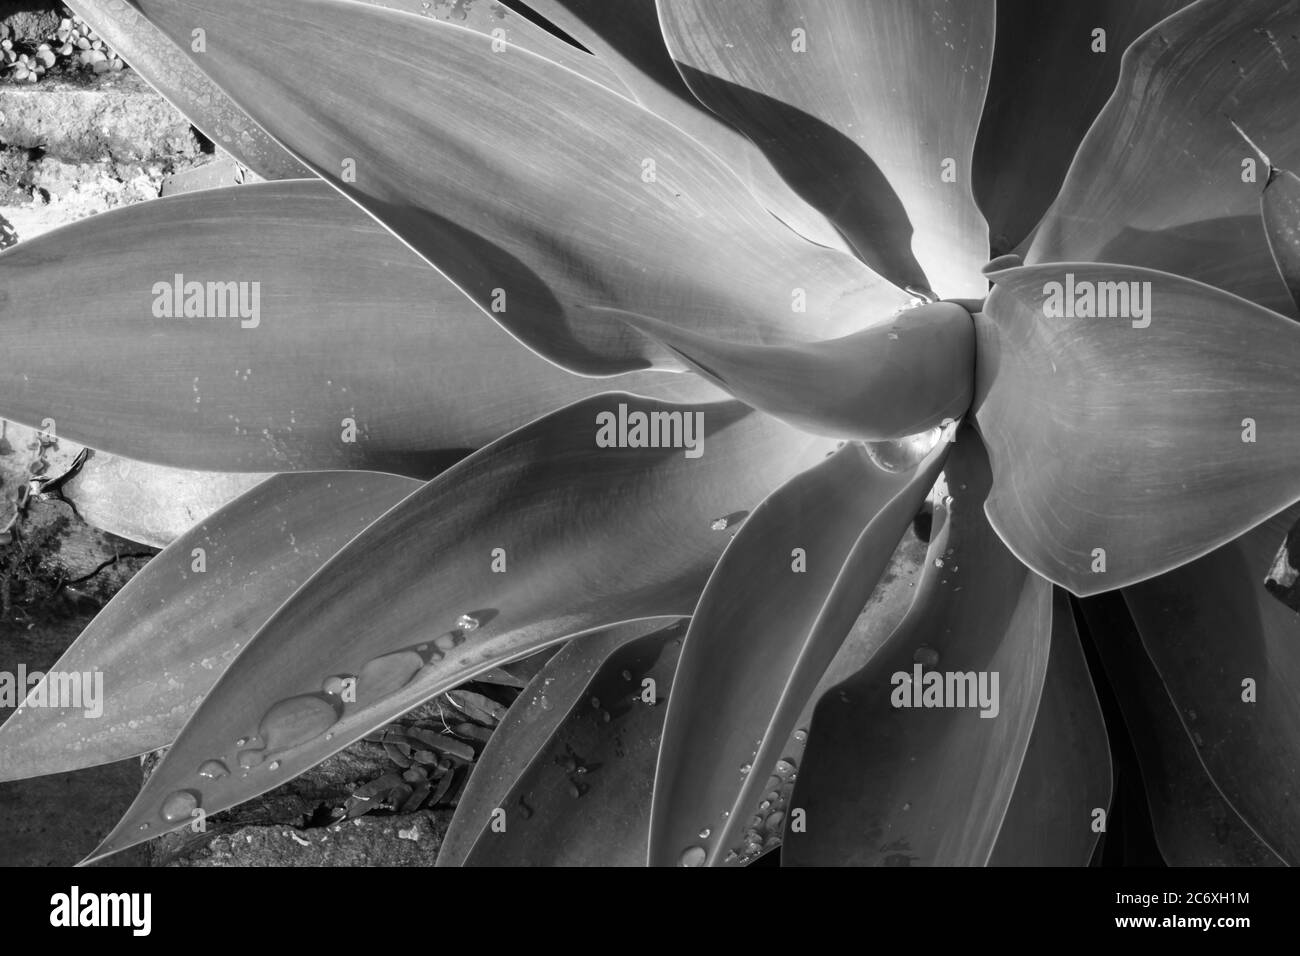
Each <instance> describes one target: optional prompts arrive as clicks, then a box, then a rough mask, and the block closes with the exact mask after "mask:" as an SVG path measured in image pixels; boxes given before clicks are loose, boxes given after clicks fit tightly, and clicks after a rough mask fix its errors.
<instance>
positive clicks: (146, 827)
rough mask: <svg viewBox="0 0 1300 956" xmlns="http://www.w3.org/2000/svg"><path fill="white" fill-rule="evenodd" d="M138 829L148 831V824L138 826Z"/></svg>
mask: <svg viewBox="0 0 1300 956" xmlns="http://www.w3.org/2000/svg"><path fill="white" fill-rule="evenodd" d="M138 829H140V830H148V829H149V824H147V823H142V824H140V826H139V827H138Z"/></svg>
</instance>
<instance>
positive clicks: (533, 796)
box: [438, 625, 685, 866]
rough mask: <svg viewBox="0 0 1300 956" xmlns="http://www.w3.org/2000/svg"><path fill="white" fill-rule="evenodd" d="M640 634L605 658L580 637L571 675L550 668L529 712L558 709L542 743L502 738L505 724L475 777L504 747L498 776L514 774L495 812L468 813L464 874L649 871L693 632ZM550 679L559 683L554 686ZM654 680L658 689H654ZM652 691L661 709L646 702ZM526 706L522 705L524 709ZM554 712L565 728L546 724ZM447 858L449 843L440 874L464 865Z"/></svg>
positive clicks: (482, 808) (485, 808)
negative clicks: (470, 836) (674, 705)
mask: <svg viewBox="0 0 1300 956" xmlns="http://www.w3.org/2000/svg"><path fill="white" fill-rule="evenodd" d="M641 627H642V636H640V637H638V638H637V639H635V640H633V641H631V642H628V641H626V640H624V641H619V642H618V645H617V646H615V647H609V646H608V645H607V644H605V645H603V646H602V647H601V648H600V650H604V653H603V654H599V653H596V649H595V648H593V649H592V650H591V651H586V646H587V644H588V643H589V642H590V641H591V640H592V638H594V639H595V640H596V641H599V637H598V636H596V635H592V638H586V637H583V638H578V639H577V640H575V641H572V642H571V643H570V647H573V648H574V650H575V654H574V656H570V657H567V658H566V661H565V664H566V665H567V666H565V667H563V668H562V667H560V666H556V667H553V668H552V667H551V665H548V669H547V670H545V671H544V672H543V673H544V674H545V675H546V678H543V679H542V684H541V685H539V687H538V690H537V694H538V700H539V702H538V703H531V702H527V703H526V706H527V708H528V711H529V712H531V713H533V714H534V715H536V714H537V713H538V711H539V708H540V707H542V706H543V705H542V704H541V703H540V701H541V698H542V697H545V698H546V700H547V701H549V703H550V707H551V710H550V711H549V712H545V713H544V714H543V715H542V719H543V721H545V723H546V724H547V725H549V728H550V733H549V734H547V735H546V736H544V737H542V739H541V740H540V741H537V740H536V739H535V736H534V734H532V733H527V734H524V735H520V736H519V737H518V739H516V738H515V737H503V734H505V733H507V732H508V731H507V730H506V725H505V724H503V725H502V727H500V728H498V729H497V731H496V732H495V733H494V734H493V735H492V741H490V742H489V743H488V749H487V750H484V753H483V757H482V758H480V761H479V763H478V765H477V766H475V768H474V775H475V776H478V775H479V774H480V773H482V772H483V760H484V759H485V758H487V755H488V750H490V749H492V745H493V743H495V742H496V741H497V739H498V738H503V739H502V741H501V743H502V744H503V745H504V748H506V749H505V752H504V753H503V752H502V751H500V750H499V751H498V754H497V756H495V758H494V761H499V762H502V763H504V766H501V767H500V769H505V770H508V769H511V765H512V764H513V765H514V766H513V770H514V775H513V777H512V778H511V779H510V780H509V782H508V784H507V786H506V787H505V788H504V789H505V790H506V792H505V794H504V795H503V796H502V797H501V799H500V800H499V801H498V802H497V803H495V804H492V805H488V804H485V803H482V802H481V801H480V803H478V804H477V805H476V806H474V807H471V808H470V809H469V811H468V812H469V813H470V814H472V817H473V818H474V819H476V820H477V822H478V827H477V830H478V831H479V832H478V833H476V836H477V837H478V839H477V843H475V844H474V846H473V848H472V852H470V853H469V855H468V858H467V859H466V860H465V865H468V866H642V865H644V864H645V856H646V838H647V835H648V833H649V829H650V826H649V824H650V792H651V788H652V786H653V784H654V773H655V757H656V756H657V755H658V753H659V746H658V745H659V736H660V734H661V732H662V730H663V723H664V713H665V711H666V710H667V707H666V701H667V700H669V699H671V697H672V683H673V672H674V670H675V669H676V667H677V658H678V654H679V652H680V647H681V640H682V634H683V632H684V630H685V628H684V626H683V625H674V626H672V627H669V628H667V629H663V628H660V629H658V630H657V631H656V632H655V633H653V634H649V635H645V630H646V629H647V628H646V627H645V626H644V625H642V626H641ZM620 630H624V629H620ZM568 650H569V648H568V647H566V648H565V650H563V651H561V652H560V654H557V655H556V658H559V657H560V656H561V655H564V654H565V653H566V651H568ZM584 651H586V652H585V653H583V652H584ZM554 662H555V658H552V663H554ZM538 676H539V677H541V676H542V675H540V674H539V675H538ZM575 677H580V678H581V679H582V680H581V683H578V684H577V686H576V691H577V693H576V695H572V694H569V693H561V694H559V695H558V696H557V694H556V691H557V684H563V689H564V690H566V691H567V690H568V689H570V688H573V687H574V683H575V681H574V678H575ZM547 678H550V679H551V680H552V683H551V684H550V685H549V686H545V681H546V679H547ZM647 680H648V681H651V682H652V684H651V685H649V687H648V688H647V687H646V686H645V684H644V682H645V681H647ZM647 691H649V692H650V693H652V695H653V701H651V700H647V699H644V698H643V693H645V692H647ZM526 701H527V698H526V697H525V698H521V701H520V703H517V704H516V707H519V706H520V704H525V702H526ZM550 713H556V714H558V719H551V720H548V719H547V717H548V716H549V714H550ZM539 729H540V728H539ZM539 743H540V746H538V744H539ZM507 754H508V756H507ZM498 766H499V765H498ZM494 769H495V767H494ZM472 783H473V778H471V784H472ZM468 797H469V788H468V787H467V788H466V793H465V794H464V795H462V797H461V801H460V805H459V806H458V807H457V815H458V816H459V815H462V814H465V813H466V812H467V811H466V810H464V809H462V808H464V807H465V806H466V801H467V799H468ZM496 808H500V809H501V810H503V811H504V822H505V829H504V830H499V829H494V828H493V827H492V826H491V814H492V811H493V810H494V809H496ZM499 819H500V818H499ZM453 826H454V824H453ZM480 834H481V835H480ZM449 835H450V831H449ZM446 856H447V843H446V840H444V841H443V844H442V846H440V847H439V848H438V863H439V865H448V863H451V864H455V863H456V860H455V859H451V860H449V861H447V862H444V860H445V858H446Z"/></svg>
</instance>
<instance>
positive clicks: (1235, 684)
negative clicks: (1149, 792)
mask: <svg viewBox="0 0 1300 956" xmlns="http://www.w3.org/2000/svg"><path fill="white" fill-rule="evenodd" d="M1297 518H1300V509H1297V508H1291V509H1288V510H1287V511H1286V512H1284V513H1283V514H1280V515H1277V516H1275V517H1273V518H1271V519H1269V520H1268V521H1266V522H1264V523H1263V524H1261V525H1260V526H1259V527H1257V528H1255V529H1253V530H1251V531H1250V532H1249V533H1248V534H1245V535H1243V536H1242V537H1240V538H1238V539H1237V540H1236V541H1233V542H1231V543H1230V544H1227V545H1224V546H1223V547H1221V548H1219V549H1217V550H1215V551H1213V552H1212V553H1210V554H1208V555H1206V556H1205V557H1203V558H1201V559H1200V560H1199V561H1196V562H1193V563H1192V564H1189V565H1187V566H1186V567H1184V568H1180V569H1179V570H1177V571H1175V572H1173V573H1172V574H1166V575H1164V576H1162V577H1159V578H1156V579H1154V580H1152V581H1148V582H1146V583H1144V584H1141V585H1138V586H1136V587H1132V588H1128V589H1126V590H1125V591H1124V599H1125V601H1126V602H1127V604H1128V606H1129V609H1130V611H1131V612H1132V614H1133V619H1134V621H1135V622H1136V623H1137V627H1138V630H1139V631H1140V632H1141V634H1142V643H1143V644H1144V645H1145V647H1146V650H1147V653H1148V654H1150V656H1151V661H1152V662H1153V663H1154V664H1155V667H1156V670H1157V671H1158V672H1159V674H1160V677H1161V679H1162V680H1163V681H1164V685H1165V687H1166V689H1167V690H1168V692H1169V698H1170V699H1171V700H1172V702H1173V704H1174V706H1175V708H1176V710H1177V716H1178V718H1179V719H1180V720H1181V721H1182V725H1183V727H1184V728H1185V729H1186V732H1187V734H1188V735H1189V736H1190V737H1191V739H1192V743H1193V744H1194V745H1195V749H1196V754H1197V756H1198V757H1199V759H1200V761H1201V763H1202V764H1204V766H1205V768H1206V770H1207V771H1208V772H1209V774H1210V777H1211V778H1212V779H1213V781H1214V783H1215V785H1216V786H1217V787H1218V788H1219V790H1220V791H1221V792H1222V794H1223V796H1224V798H1225V799H1226V800H1227V801H1228V802H1229V803H1230V804H1231V805H1232V806H1233V807H1234V808H1235V809H1236V811H1237V812H1238V813H1239V814H1240V815H1241V817H1242V819H1244V820H1245V821H1246V823H1247V824H1249V825H1250V827H1251V828H1252V829H1253V830H1254V831H1255V833H1256V834H1258V835H1259V837H1260V839H1261V840H1263V841H1264V842H1265V843H1266V844H1267V845H1268V846H1270V847H1271V848H1272V849H1273V850H1274V851H1275V852H1276V853H1277V854H1278V856H1280V857H1281V858H1282V859H1283V860H1285V861H1286V862H1287V863H1288V864H1291V865H1294V864H1295V863H1296V862H1297V860H1300V815H1297V813H1296V804H1297V800H1300V796H1297V794H1300V754H1298V753H1297V750H1298V749H1300V686H1298V685H1297V682H1296V679H1295V675H1296V674H1297V673H1300V641H1298V640H1297V639H1298V638H1300V617H1298V616H1297V615H1296V613H1295V612H1294V611H1293V610H1291V609H1290V608H1288V607H1287V606H1286V605H1284V604H1282V603H1281V602H1280V601H1277V600H1275V599H1274V598H1273V597H1272V596H1271V595H1269V594H1268V592H1267V591H1266V590H1265V588H1264V583H1263V579H1264V575H1265V574H1266V573H1267V571H1268V568H1269V565H1270V563H1271V561H1272V558H1273V555H1274V552H1275V551H1276V549H1277V546H1278V544H1279V543H1280V542H1281V541H1282V540H1283V538H1284V537H1285V536H1286V533H1287V531H1288V530H1289V529H1290V528H1291V526H1292V525H1293V524H1294V523H1295V521H1296V519H1297Z"/></svg>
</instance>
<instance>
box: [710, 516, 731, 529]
mask: <svg viewBox="0 0 1300 956" xmlns="http://www.w3.org/2000/svg"><path fill="white" fill-rule="evenodd" d="M709 530H711V531H726V530H727V519H726V518H714V519H713V521H712V522H710V523H709Z"/></svg>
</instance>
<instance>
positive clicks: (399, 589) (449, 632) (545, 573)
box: [100, 393, 830, 852]
mask: <svg viewBox="0 0 1300 956" xmlns="http://www.w3.org/2000/svg"><path fill="white" fill-rule="evenodd" d="M652 414H654V415H656V416H659V417H656V418H655V419H649V421H651V422H653V423H654V424H653V425H651V426H648V427H650V428H652V429H653V430H654V435H655V437H656V438H658V439H659V441H658V443H657V446H656V447H647V439H648V438H649V436H647V435H646V431H645V429H646V427H647V426H646V425H645V421H644V420H642V419H641V418H640V416H646V418H647V419H648V418H649V416H650V415H652ZM687 415H690V416H692V418H691V419H689V421H691V422H692V423H693V424H694V426H695V427H694V428H692V430H691V431H690V432H686V431H685V428H683V429H682V431H683V432H684V433H685V435H686V437H688V438H689V437H691V435H692V433H693V436H694V438H695V439H700V437H701V436H703V442H702V444H700V443H698V442H693V443H689V444H688V447H686V448H683V447H682V442H681V441H674V440H673V436H670V435H668V434H666V433H665V432H664V431H663V429H666V428H667V427H668V424H669V423H671V422H672V421H673V420H676V421H677V422H679V423H681V422H683V417H682V416H687ZM606 416H615V417H617V418H618V419H620V421H622V422H625V423H627V425H628V428H627V429H626V430H623V429H622V428H621V427H620V429H619V434H618V435H616V436H615V435H612V434H610V433H608V432H606V430H605V423H604V420H605V417H606ZM696 416H703V418H702V428H700V427H699V420H698V418H697V417H696ZM638 421H641V422H642V426H643V427H642V428H641V429H640V430H639V431H637V430H635V429H636V428H637V422H638ZM677 437H679V438H680V436H677ZM598 438H600V439H602V440H604V439H605V438H615V439H616V442H615V444H614V446H612V447H611V446H602V445H600V444H598ZM670 444H671V445H675V446H676V447H668V446H669V445H670ZM829 445H830V443H829V442H826V441H818V440H814V439H810V438H808V437H807V436H804V435H801V434H799V433H797V432H794V431H793V430H791V429H790V428H788V427H786V426H784V425H781V424H780V423H778V422H776V421H775V420H774V419H771V418H768V417H766V416H764V415H762V414H760V413H758V412H754V411H752V410H750V409H747V408H745V407H744V406H741V405H739V404H738V403H735V402H724V403H718V404H710V405H704V406H698V407H692V406H671V405H665V404H664V403H660V402H653V401H650V400H648V399H638V398H635V397H633V396H630V395H625V394H621V393H610V394H605V395H601V396H597V397H595V398H591V399H587V400H585V401H583V402H579V403H577V404H574V405H571V406H568V407H566V408H564V409H561V410H560V411H558V412H554V413H552V414H551V415H548V416H546V417H545V418H542V419H539V420H538V421H536V422H534V423H533V424H531V425H527V426H524V427H523V428H521V429H518V430H517V431H515V432H512V433H511V434H509V435H507V436H505V437H504V438H502V439H500V440H498V441H496V442H494V443H492V444H491V445H488V446H487V447H486V448H484V449H481V450H480V451H479V452H477V453H475V454H474V455H472V456H470V457H469V458H467V459H465V460H464V461H462V462H460V463H459V464H457V465H455V466H453V467H452V468H450V469H449V470H447V471H446V472H444V473H442V474H441V475H439V476H438V477H437V478H435V479H434V480H433V481H431V482H429V483H428V484H427V485H425V486H424V487H423V488H421V489H420V490H419V491H417V492H416V493H415V494H413V495H411V496H410V497H408V498H406V499H405V500H403V501H402V503H401V504H400V505H399V506H398V507H395V508H393V509H392V510H391V511H389V512H387V513H386V514H385V515H384V516H383V517H382V518H380V519H379V520H378V521H376V522H375V523H374V524H372V525H370V526H369V527H368V528H367V529H366V530H365V531H364V532H362V533H361V534H360V535H358V536H357V537H356V538H355V539H353V540H352V542H351V543H349V544H348V546H347V547H346V548H344V549H343V550H342V551H340V552H339V553H338V554H337V555H335V556H334V557H333V558H332V559H330V561H328V562H327V563H326V564H325V566H324V567H322V568H321V570H320V571H319V572H317V573H316V574H315V575H314V576H313V577H312V578H311V580H309V581H308V582H307V583H306V584H304V585H303V586H302V587H301V588H299V589H298V591H297V592H296V593H295V594H294V595H293V597H292V598H291V599H290V600H289V601H288V602H287V603H286V604H284V606H282V607H281V608H280V610H279V611H277V612H276V614H275V615H274V616H273V617H272V618H271V620H270V621H268V622H267V624H266V625H264V626H263V627H262V629H261V630H260V631H259V632H258V633H257V634H256V635H255V636H254V638H253V639H252V640H251V641H250V642H249V643H248V645H247V646H246V647H245V649H244V651H243V652H242V653H241V654H240V655H239V657H238V658H236V660H235V662H234V663H233V664H232V665H231V667H230V668H229V669H228V670H227V671H226V673H225V674H224V675H223V676H222V678H221V680H220V681H219V682H218V683H217V685H216V686H215V687H214V688H213V690H212V692H211V693H210V694H209V695H208V696H207V698H206V699H205V700H204V702H203V704H202V705H201V706H200V708H199V710H198V712H197V713H196V714H195V715H194V717H193V718H192V719H191V720H190V722H189V723H188V724H187V725H186V727H185V729H184V731H183V732H182V733H181V735H180V737H179V738H178V739H177V741H176V743H175V745H174V746H173V747H172V749H171V750H170V751H168V754H167V757H166V759H165V760H164V762H163V763H162V764H161V765H160V766H159V768H158V769H157V770H156V771H155V772H154V775H153V776H152V777H150V779H149V781H148V783H147V784H146V786H145V789H144V790H143V791H142V792H141V794H140V796H139V798H138V799H137V800H136V802H135V803H134V804H133V805H132V808H131V810H130V812H129V813H128V814H127V815H126V817H125V818H124V819H123V821H122V822H121V823H120V824H119V825H118V827H117V828H116V829H115V830H114V832H113V834H112V835H111V836H110V837H109V838H108V839H107V840H106V841H105V843H104V845H103V847H102V848H101V851H100V852H111V851H114V850H119V849H122V848H124V847H126V846H129V845H131V844H133V843H137V842H140V841H141V840H144V839H148V838H149V837H151V836H153V835H156V834H157V833H160V832H164V831H165V830H167V829H169V828H173V827H175V826H177V825H183V824H184V823H185V822H187V821H188V820H189V810H188V809H186V810H185V812H184V813H183V814H180V815H179V816H178V814H177V812H176V811H177V809H178V808H179V807H181V806H182V804H185V803H188V802H189V801H190V800H196V801H198V805H200V806H201V807H202V809H203V810H205V811H206V812H208V813H212V812H215V811H217V810H221V809H224V808H226V807H229V806H232V805H234V804H236V803H239V802H242V801H244V800H247V799H249V798H251V797H254V796H256V795H258V794H260V793H263V792H265V791H266V790H269V789H271V788H272V787H275V786H278V785H279V784H281V783H283V782H284V781H285V780H287V779H290V778H291V777H293V776H295V775H297V774H299V773H302V772H303V771H304V770H306V769H307V768H309V767H311V766H313V765H314V764H316V763H318V762H319V761H321V760H323V759H324V758H325V757H327V756H329V755H330V754H332V753H334V752H336V751H338V750H340V749H342V748H343V747H345V746H347V745H348V744H349V743H351V742H352V741H353V740H356V739H357V738H358V737H361V736H363V735H364V734H366V733H368V732H369V731H371V730H373V729H375V728H376V727H378V726H381V725H382V724H384V723H385V722H387V721H389V720H392V719H393V718H394V717H396V716H397V715H399V714H401V713H404V712H405V711H406V710H409V709H410V708H411V707H413V706H415V705H417V704H419V703H421V702H422V701H424V700H427V699H428V698H430V697H432V696H434V695H435V694H438V693H441V692H442V691H444V690H447V689H449V688H451V687H454V686H455V685H457V684H459V683H462V682H463V681H465V680H468V679H469V678H472V677H474V676H475V675H476V674H478V673H479V672H481V671H484V670H488V669H490V668H492V667H494V666H496V665H498V664H500V663H501V662H502V661H507V660H512V659H514V658H518V657H520V656H523V655H525V654H527V653H530V652H531V651H534V650H537V649H539V648H542V647H545V646H546V645H548V644H553V643H556V642H557V641H560V640H563V639H565V638H568V637H571V636H575V635H578V634H582V633H585V632H588V631H592V630H596V629H599V628H605V627H609V626H612V625H614V624H618V623H623V622H631V621H635V620H641V619H645V618H653V617H663V616H669V617H681V616H685V615H687V614H689V613H690V612H691V609H692V608H693V607H694V604H695V601H696V598H697V597H698V595H699V593H700V592H701V590H702V589H703V587H704V583H705V580H706V579H707V576H708V574H709V571H710V570H711V569H712V567H713V565H714V563H715V562H716V561H717V559H718V556H719V554H720V553H721V552H722V548H723V545H724V544H725V543H726V541H728V540H730V539H729V537H728V535H726V534H725V533H723V532H721V531H718V530H715V529H714V527H713V526H714V524H715V523H717V520H718V519H719V518H725V517H728V516H729V517H730V518H731V519H732V520H735V519H736V518H737V517H738V515H741V514H744V513H747V512H748V511H749V510H751V509H752V508H754V507H755V506H756V505H757V504H758V502H759V501H760V500H761V499H762V498H763V497H764V495H766V494H767V493H768V491H770V489H772V488H773V487H776V486H778V485H779V484H781V483H782V482H783V481H785V480H786V479H788V478H789V477H790V476H791V475H794V474H797V473H798V472H799V471H801V470H803V469H804V468H805V467H807V466H808V465H810V464H811V463H812V462H814V461H818V460H820V459H821V458H822V457H823V456H824V455H825V453H826V451H827V449H828V447H829ZM697 451H701V452H702V454H698V455H696V452H697ZM692 455H695V457H692ZM349 698H351V699H349ZM237 741H243V742H242V743H239V742H237ZM241 759H242V760H243V766H241V763H240V761H241ZM208 761H218V762H219V763H220V764H221V765H222V766H224V767H225V768H226V771H225V773H224V774H221V773H220V772H219V771H216V770H215V769H214V772H215V773H217V776H214V777H205V776H202V775H200V773H199V768H200V767H202V766H205V765H206V764H207V762H208ZM177 794H181V796H176V795H177ZM164 811H165V812H164ZM142 825H144V829H143V830H142V829H141V826H142Z"/></svg>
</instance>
